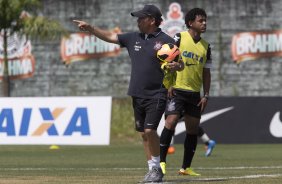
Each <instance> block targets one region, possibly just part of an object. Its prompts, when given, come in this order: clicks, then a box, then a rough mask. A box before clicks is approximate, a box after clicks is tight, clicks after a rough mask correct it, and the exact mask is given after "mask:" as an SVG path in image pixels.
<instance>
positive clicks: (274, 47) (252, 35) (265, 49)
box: [232, 31, 282, 63]
mask: <svg viewBox="0 0 282 184" xmlns="http://www.w3.org/2000/svg"><path fill="white" fill-rule="evenodd" d="M274 56H282V31H268V32H244V33H238V34H236V35H234V36H233V38H232V58H233V60H234V61H236V62H237V63H240V62H242V61H247V60H255V59H257V58H262V57H274Z"/></svg>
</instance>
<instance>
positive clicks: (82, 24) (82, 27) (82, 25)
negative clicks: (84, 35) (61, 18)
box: [73, 20, 93, 32]
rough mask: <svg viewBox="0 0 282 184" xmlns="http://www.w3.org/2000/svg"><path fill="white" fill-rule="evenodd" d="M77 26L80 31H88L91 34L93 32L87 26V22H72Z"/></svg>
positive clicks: (91, 28)
mask: <svg viewBox="0 0 282 184" xmlns="http://www.w3.org/2000/svg"><path fill="white" fill-rule="evenodd" d="M73 22H75V23H76V24H77V26H78V27H79V29H80V30H82V31H88V32H91V31H93V27H92V26H91V25H90V24H88V23H87V22H84V21H81V20H73Z"/></svg>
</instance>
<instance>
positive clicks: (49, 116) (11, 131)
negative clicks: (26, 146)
mask: <svg viewBox="0 0 282 184" xmlns="http://www.w3.org/2000/svg"><path fill="white" fill-rule="evenodd" d="M36 111H37V109H34V108H33V109H32V108H24V109H23V110H22V115H21V118H20V119H19V122H17V121H16V118H15V113H14V110H13V109H12V108H4V109H2V110H1V112H0V134H6V135H7V136H16V135H18V136H29V135H30V136H42V135H43V134H45V133H46V134H47V135H49V136H59V135H63V136H71V135H73V134H74V133H79V134H80V135H82V136H89V135H90V128H89V119H88V111H87V108H83V107H82V108H75V109H74V111H73V113H72V114H71V116H70V117H66V116H65V117H64V118H61V119H65V120H66V121H67V122H56V120H57V119H58V118H59V117H60V116H64V115H63V113H64V111H65V108H55V109H53V110H51V109H50V108H39V109H38V111H37V112H36ZM33 115H34V116H37V117H38V115H39V117H41V119H42V121H31V120H32V116H33ZM17 119H18V118H17ZM36 119H38V120H39V119H40V118H36ZM68 119H69V120H68ZM56 123H58V126H59V124H60V125H62V124H65V127H61V126H60V130H63V131H62V132H60V131H59V129H58V128H57V125H56ZM31 126H32V127H33V130H30V127H31ZM17 127H18V129H17Z"/></svg>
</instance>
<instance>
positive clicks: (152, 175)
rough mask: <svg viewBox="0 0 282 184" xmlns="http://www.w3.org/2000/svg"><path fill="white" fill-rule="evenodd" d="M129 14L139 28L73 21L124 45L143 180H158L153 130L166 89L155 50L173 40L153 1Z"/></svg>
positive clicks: (173, 65) (174, 66)
mask: <svg viewBox="0 0 282 184" xmlns="http://www.w3.org/2000/svg"><path fill="white" fill-rule="evenodd" d="M131 15H132V16H134V17H137V25H138V28H139V32H129V33H123V34H117V33H113V32H110V31H108V30H104V29H101V28H99V27H97V26H92V25H90V24H88V23H87V22H84V21H81V20H73V21H74V22H75V23H76V24H77V26H78V27H79V28H80V29H81V30H83V31H87V32H89V33H90V34H93V35H95V36H96V37H98V38H100V39H102V40H104V41H106V42H110V43H115V44H119V45H120V46H121V47H125V48H127V51H128V53H129V56H130V59H131V77H130V83H129V89H128V95H129V96H131V97H132V106H133V111H134V117H135V128H136V131H137V132H139V133H140V135H141V137H142V140H143V147H144V151H145V155H146V158H147V163H148V168H149V171H148V173H147V174H146V175H145V177H144V182H161V181H162V178H163V173H162V171H161V168H160V148H159V136H158V135H157V133H156V130H157V127H158V125H159V122H160V119H161V117H162V115H163V113H164V111H165V106H166V99H167V89H166V88H165V86H164V85H163V79H164V71H163V70H162V69H161V65H160V60H159V59H158V58H157V51H158V50H159V49H160V48H161V46H162V45H163V44H165V43H175V41H174V39H173V38H171V37H170V36H168V35H167V34H165V33H164V32H163V31H162V30H161V29H160V28H159V25H160V24H161V22H162V18H161V17H162V13H161V11H160V10H159V8H157V7H156V6H155V5H151V4H148V5H145V6H144V7H143V9H142V10H139V11H135V12H132V13H131ZM169 68H170V69H171V70H178V69H179V68H180V65H179V63H178V62H173V63H171V65H170V66H169Z"/></svg>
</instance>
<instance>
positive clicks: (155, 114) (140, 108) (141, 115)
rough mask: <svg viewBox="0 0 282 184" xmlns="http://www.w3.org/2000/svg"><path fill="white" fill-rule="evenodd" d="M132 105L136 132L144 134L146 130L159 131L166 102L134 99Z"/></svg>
mask: <svg viewBox="0 0 282 184" xmlns="http://www.w3.org/2000/svg"><path fill="white" fill-rule="evenodd" d="M132 105H133V110H134V117H135V129H136V131H138V132H144V129H153V130H157V128H158V126H159V123H160V120H161V118H162V115H163V113H164V111H165V107H166V100H163V99H144V98H137V97H132Z"/></svg>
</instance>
